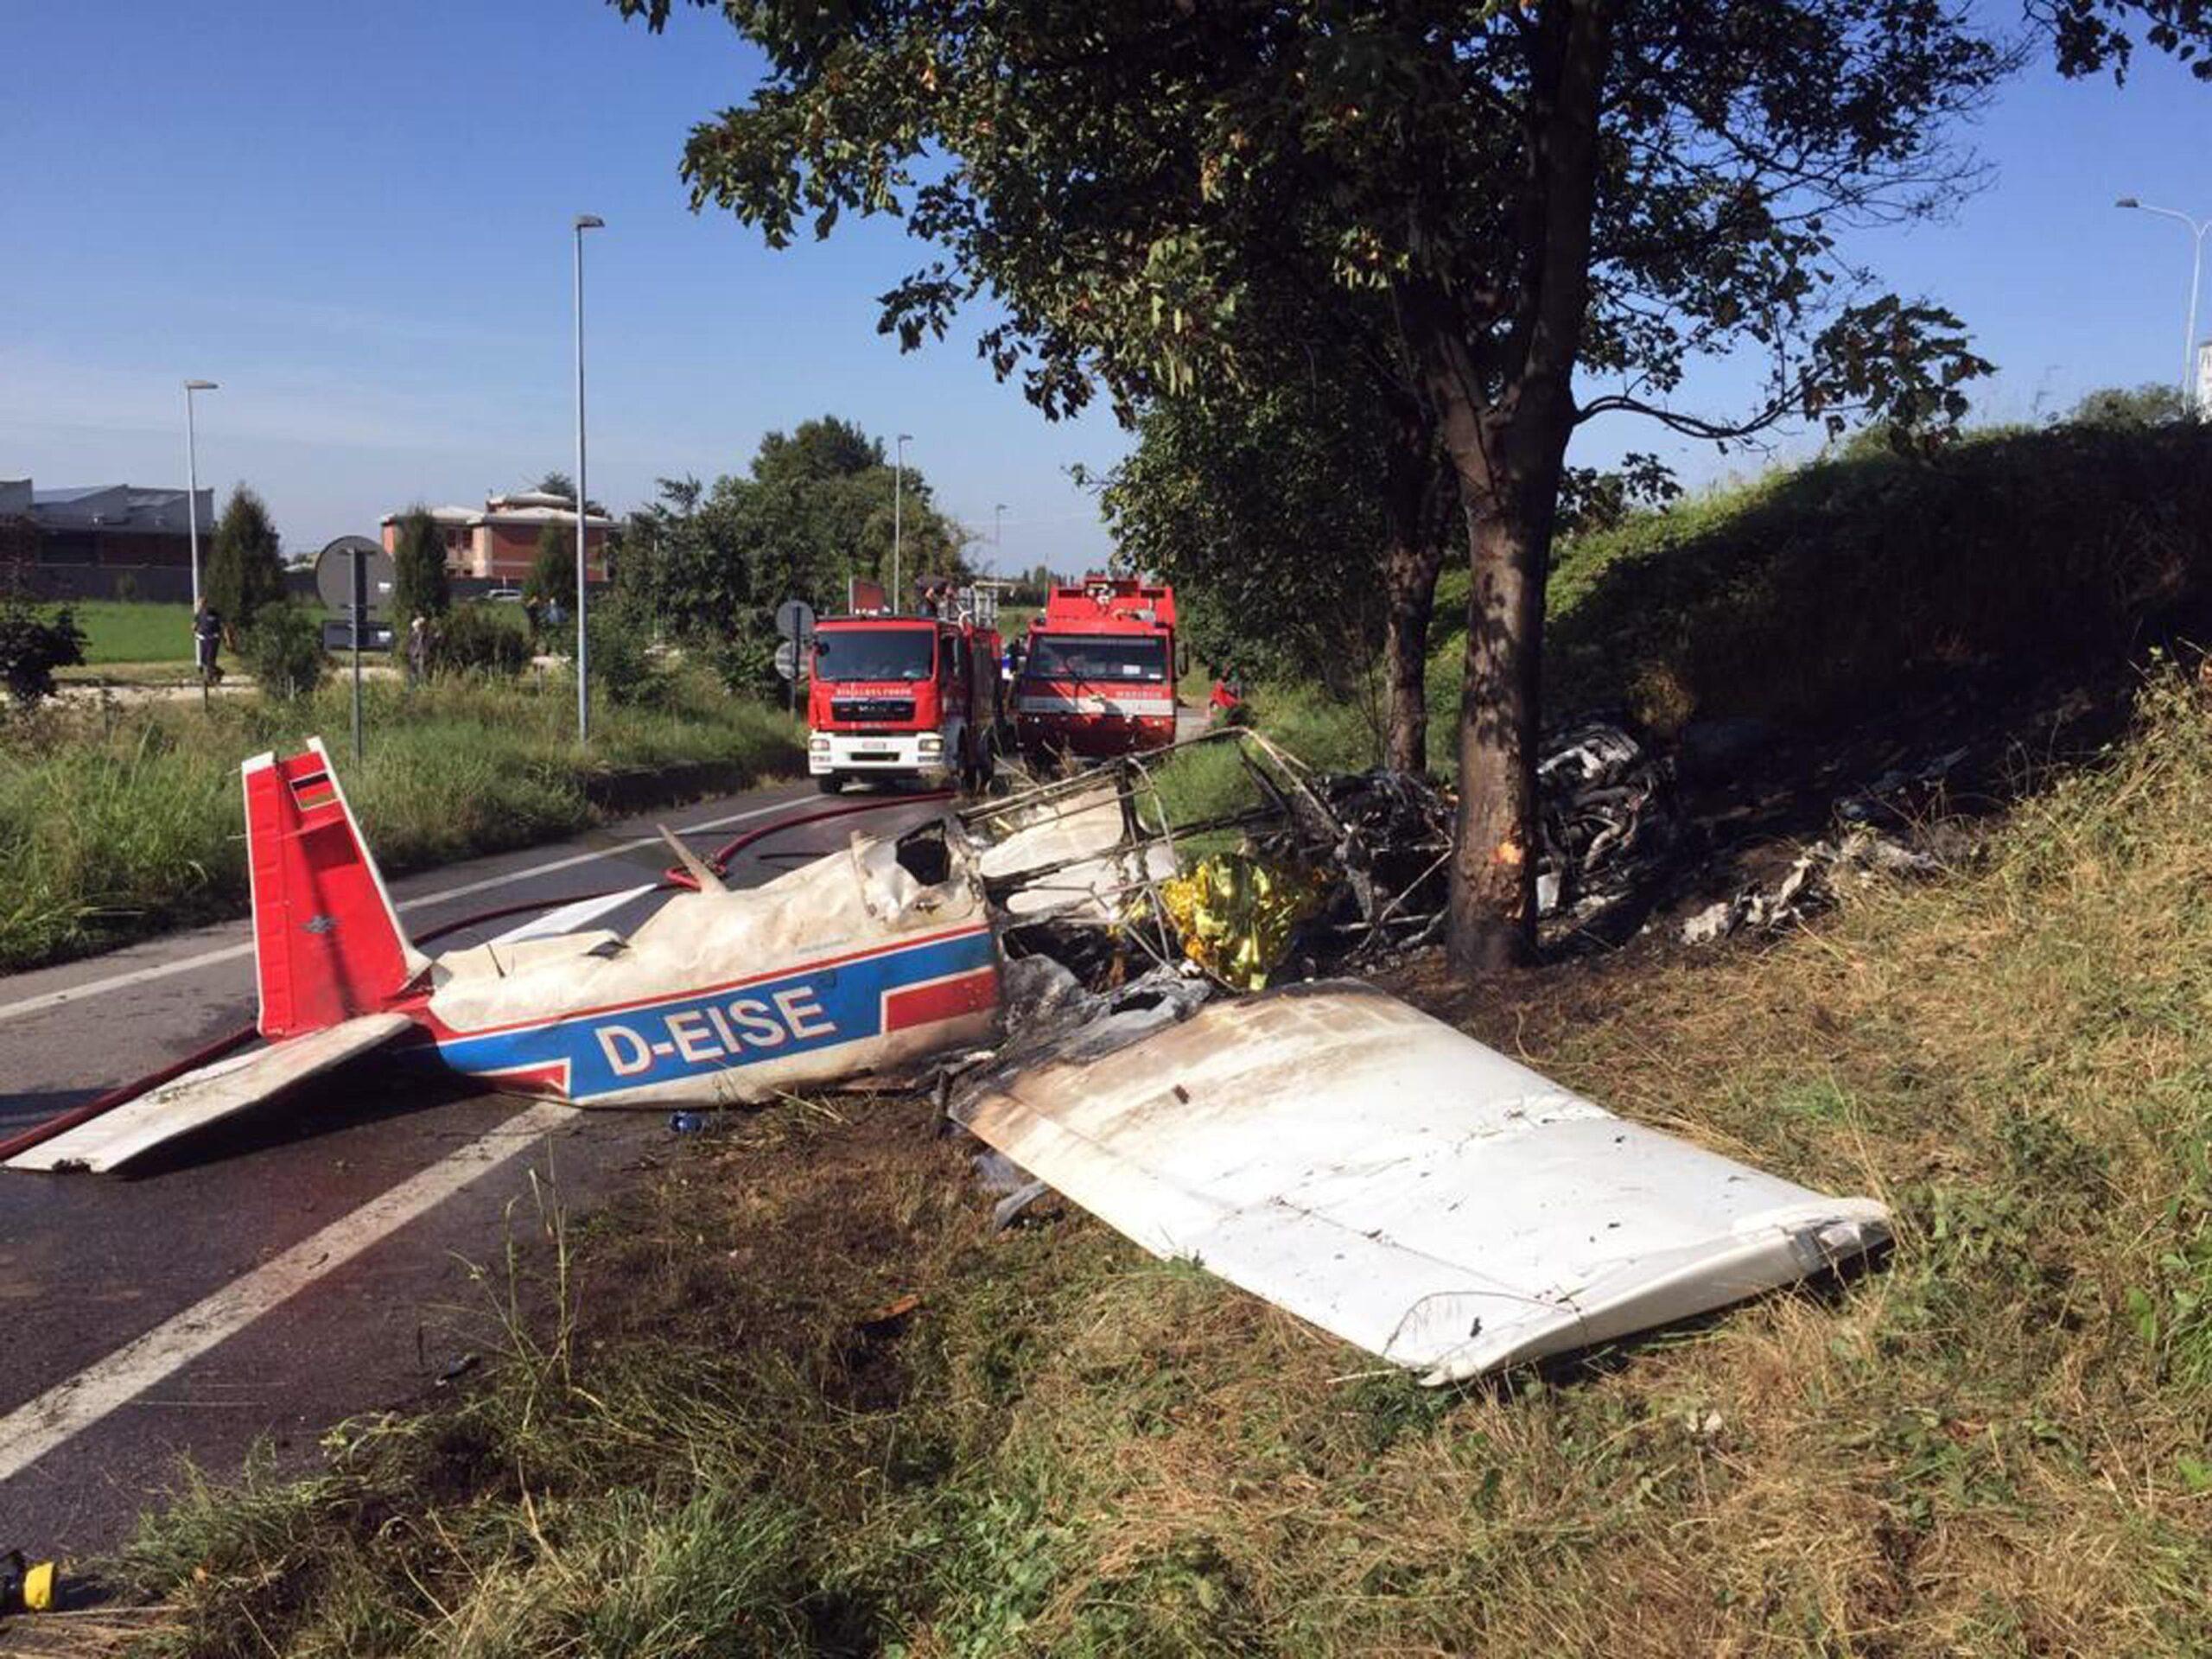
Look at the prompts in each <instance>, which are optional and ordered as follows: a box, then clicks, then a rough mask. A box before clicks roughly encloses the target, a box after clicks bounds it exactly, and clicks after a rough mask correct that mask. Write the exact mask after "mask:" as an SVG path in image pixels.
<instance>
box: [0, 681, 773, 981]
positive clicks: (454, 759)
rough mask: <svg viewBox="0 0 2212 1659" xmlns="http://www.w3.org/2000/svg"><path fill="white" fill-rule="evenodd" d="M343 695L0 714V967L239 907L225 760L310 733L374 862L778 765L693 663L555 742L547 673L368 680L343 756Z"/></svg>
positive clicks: (427, 859) (590, 814) (236, 835)
mask: <svg viewBox="0 0 2212 1659" xmlns="http://www.w3.org/2000/svg"><path fill="white" fill-rule="evenodd" d="M349 696H350V692H349V690H348V688H347V687H346V686H345V685H343V684H342V683H331V684H327V685H326V686H325V687H324V688H323V690H321V693H319V694H318V695H317V696H316V697H315V698H314V699H313V700H312V701H311V702H309V703H308V704H307V705H306V706H304V707H302V708H297V709H293V708H288V707H285V706H283V705H282V704H266V703H264V702H262V701H261V700H260V699H259V698H257V697H255V698H229V699H217V700H216V702H214V704H213V707H212V709H209V710H207V711H206V712H203V711H202V710H201V709H200V706H199V704H198V703H197V702H184V703H153V704H149V703H137V704H130V705H123V706H116V707H111V708H83V707H73V708H67V709H45V710H41V711H39V712H38V713H37V714H36V715H34V716H30V717H28V718H18V719H16V720H15V721H10V722H9V723H7V724H6V725H5V726H0V971H10V970H14V969H22V968H24V967H29V966H31V965H33V964H35V963H41V962H47V961H53V960H55V959H58V958H60V957H67V956H73V955H80V954H82V953H84V952H85V951H87V950H98V949H100V948H103V947H104V946H106V945H109V944H115V943H117V942H119V941H121V940H124V939H127V938H133V937H137V936H140V935H143V934H145V933H148V932H151V931H156V930H158V929H160V928H162V927H166V926H173V925H180V924H183V923H188V922H194V921H201V920H207V919H211V918H216V917H220V916H226V915H233V914H239V913H243V911H244V909H245V901H246V882H245V843H244V841H243V840H242V838H241V837H242V836H243V833H244V832H243V828H242V825H241V822H240V817H239V813H240V807H239V798H238V762H239V761H240V760H243V759H244V758H245V756H247V755H250V754H254V753H259V752H260V751H262V750H264V749H269V748H282V747H287V746H297V745H299V744H301V743H302V742H303V741H305V740H306V738H307V737H308V735H310V734H323V735H324V736H325V737H326V738H327V740H328V741H330V742H331V743H332V745H333V747H334V750H335V751H336V752H337V753H338V754H339V756H340V766H341V769H342V771H341V775H342V776H343V777H344V778H345V779H346V792H347V794H348V796H349V797H350V798H351V799H352V800H353V804H354V807H355V810H357V811H358V812H359V814H360V816H361V819H362V823H363V826H364V828H365V830H366V831H367V833H368V835H369V837H370V839H371V842H372V844H373V845H374V846H375V848H376V849H377V854H378V859H379V860H380V861H381V862H382V863H383V865H384V868H385V870H386V871H387V872H388V873H394V874H397V873H399V872H404V871H406V870H409V869H415V868H422V867H423V866H426V865H430V864H435V863H439V862H442V861H448V860H451V859H454V858H460V857H464V856H467V855H471V854H474V853H483V852H493V851H498V850H500V849H506V848H512V847H523V846H528V845H530V844H531V843H532V842H541V841H547V840H552V839H555V838H557V837H559V836H563V835H568V834H571V833H573V832H575V830H577V829H582V828H583V827H584V826H585V825H587V824H588V823H591V822H592V821H593V818H594V816H595V815H596V813H597V812H598V811H599V810H601V808H602V807H605V806H610V805H612V806H619V807H620V808H621V809H624V810H639V809H641V808H642V807H644V806H646V805H648V804H652V803H653V802H654V801H656V800H660V801H677V800H683V799H686V798H692V797H696V796H697V795H701V794H705V793H708V792H710V791H714V790H716V789H729V788H737V787H741V785H744V784H746V783H748V782H750V781H752V780H753V779H756V778H760V777H762V776H764V775H767V774H771V773H774V772H783V771H788V770H790V769H791V768H793V767H795V766H797V764H798V757H799V754H800V753H801V750H800V748H799V745H798V738H797V735H796V733H795V729H794V728H792V726H791V723H790V721H788V720H787V719H786V718H785V716H784V715H781V714H779V713H778V712H776V711H774V710H772V709H767V708H766V707H764V706H762V705H760V704H759V703H756V702H751V701H749V700H746V699H742V698H736V697H733V696H730V695H729V694H728V692H726V691H725V690H722V688H721V686H720V684H719V683H710V682H709V681H708V680H707V679H705V678H704V677H701V676H698V675H697V674H696V672H690V673H682V672H680V673H677V674H675V675H671V676H670V677H669V679H668V692H667V695H666V696H665V697H664V698H662V699H661V700H660V701H659V702H658V703H657V704H656V705H655V706H652V707H649V708H640V707H615V706H606V707H601V708H598V709H595V711H594V732H593V742H592V748H591V752H590V753H589V754H588V755H586V754H580V753H578V752H577V751H576V748H575V741H574V734H575V691H574V688H573V686H572V685H571V684H569V683H568V682H566V681H564V680H563V679H562V678H560V677H557V676H556V677H549V678H547V679H546V680H544V681H543V682H542V683H540V682H534V681H527V680H525V681H518V682H513V683H490V682H484V681H479V680H474V679H466V678H455V679H447V680H440V681H437V682H434V683H432V684H431V685H430V686H429V687H428V688H426V689H425V690H423V691H422V692H420V693H417V694H416V696H413V697H412V698H409V697H407V696H404V695H403V693H402V691H401V689H400V688H399V687H398V686H397V685H396V684H394V683H391V682H390V681H388V680H386V681H378V682H377V683H372V685H370V686H369V688H368V690H367V697H366V708H367V714H366V720H365V724H366V728H367V733H368V741H367V756H366V760H365V763H364V765H362V766H359V767H358V768H357V767H354V766H351V765H350V764H348V763H347V761H346V747H345V736H346V733H347V731H348V730H349V729H350V725H351V718H352V716H351V713H350V702H349V701H348V699H349Z"/></svg>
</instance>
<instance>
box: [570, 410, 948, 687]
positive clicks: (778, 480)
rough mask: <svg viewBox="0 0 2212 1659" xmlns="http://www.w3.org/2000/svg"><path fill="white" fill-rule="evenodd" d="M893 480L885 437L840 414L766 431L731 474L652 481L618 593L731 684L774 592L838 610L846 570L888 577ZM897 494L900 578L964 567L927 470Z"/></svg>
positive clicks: (752, 662)
mask: <svg viewBox="0 0 2212 1659" xmlns="http://www.w3.org/2000/svg"><path fill="white" fill-rule="evenodd" d="M893 486H894V476H893V467H892V466H891V464H890V462H889V461H888V460H887V457H886V453H885V448H884V444H883V441H882V440H881V439H880V438H876V437H871V436H870V435H868V433H866V432H865V431H863V430H862V429H861V428H860V427H859V426H857V425H855V424H854V423H851V422H849V421H844V420H840V419H838V418H837V417H836V416H826V415H825V416H822V417H821V418H819V419H817V420H810V421H804V422H801V423H799V425H798V426H797V427H796V428H794V429H792V430H791V431H790V432H788V433H785V432H771V433H769V434H768V435H766V437H764V438H763V439H762V440H761V441H760V449H759V451H758V452H757V453H756V454H754V456H753V461H752V464H751V465H750V467H748V468H747V471H746V472H745V473H743V474H726V475H724V476H722V477H719V478H717V479H715V481H714V482H713V483H712V484H711V485H704V484H702V483H701V482H700V481H699V480H697V479H696V478H674V479H665V478H664V479H663V480H660V495H659V499H658V500H657V501H654V502H653V503H652V504H651V505H647V506H645V507H642V508H640V509H639V510H638V511H637V512H633V513H632V514H631V515H630V518H629V520H628V523H627V524H626V526H625V528H624V531H623V534H622V537H621V543H620V552H619V553H618V555H617V556H616V558H615V562H614V569H615V588H616V591H617V594H619V595H620V598H621V599H622V601H623V602H625V603H626V604H631V605H634V606H636V607H639V608H641V609H642V610H643V611H644V612H645V613H646V614H648V615H649V616H650V617H651V618H652V620H653V623H654V626H656V627H657V629H658V631H659V632H661V633H662V634H663V635H664V637H666V638H668V639H671V640H675V641H679V642H682V643H684V644H687V645H696V646H700V647H702V648H706V649H709V650H711V651H713V652H717V653H719V659H720V660H721V661H722V662H723V663H724V664H725V666H726V671H727V672H726V677H728V678H730V679H731V680H732V681H734V682H743V681H746V680H747V679H753V678H758V677H760V673H761V672H762V671H764V665H765V664H766V663H767V662H768V661H769V660H770V658H771V657H772V652H773V627H774V614H775V610H776V607H778V606H779V605H780V604H781V603H782V602H783V601H785V600H787V599H798V600H804V601H806V602H807V603H808V604H810V605H811V606H812V607H814V608H815V610H817V612H821V613H829V612H832V611H837V610H842V609H843V608H844V607H845V602H846V594H847V591H848V589H847V583H848V582H849V580H850V579H851V578H853V577H855V576H857V577H861V578H865V579H868V580H870V581H875V582H882V583H883V584H885V586H886V587H888V586H889V585H890V582H891V579H892V550H893V511H894V509H893ZM899 493H900V495H901V498H902V499H901V501H900V503H899V507H898V510H897V514H898V518H899V528H898V532H897V534H898V541H899V546H900V549H901V553H902V557H901V561H900V579H901V581H902V582H904V583H905V584H906V585H908V586H909V587H910V588H911V586H912V582H914V581H915V580H916V579H917V578H918V577H921V576H925V575H931V576H950V577H953V578H956V579H965V578H967V577H968V576H969V575H972V572H971V570H970V569H969V564H968V561H967V556H966V549H967V545H968V542H969V537H968V536H967V533H966V532H965V531H963V530H962V528H961V527H960V526H959V525H958V524H955V523H954V522H953V521H952V520H951V519H950V518H948V517H946V516H945V514H944V512H941V511H939V509H938V505H937V503H936V499H935V496H934V493H933V492H932V491H931V487H930V485H929V481H928V480H927V479H926V478H925V477H924V476H923V474H921V473H920V472H919V471H918V470H917V469H916V468H914V467H911V466H910V467H907V468H906V480H905V484H904V486H903V488H902V489H901V491H900V492H899ZM569 545H570V550H571V552H570V556H571V557H573V546H574V543H573V541H572V542H571V543H570V544H569Z"/></svg>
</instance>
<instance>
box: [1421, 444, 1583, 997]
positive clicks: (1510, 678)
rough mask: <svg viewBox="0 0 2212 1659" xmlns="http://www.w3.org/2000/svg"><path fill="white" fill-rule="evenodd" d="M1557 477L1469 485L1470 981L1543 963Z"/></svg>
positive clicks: (1464, 812)
mask: <svg viewBox="0 0 2212 1659" xmlns="http://www.w3.org/2000/svg"><path fill="white" fill-rule="evenodd" d="M1563 448H1564V436H1563V435H1562V437H1561V440H1560V449H1561V450H1563ZM1558 473H1559V469H1558V466H1557V463H1556V461H1554V464H1553V466H1552V467H1550V468H1549V469H1548V473H1547V472H1545V471H1544V470H1542V469H1541V462H1539V474H1538V475H1537V476H1535V477H1529V476H1525V475H1519V476H1503V477H1502V476H1499V475H1498V474H1497V473H1496V472H1492V473H1491V474H1489V475H1487V476H1485V477H1484V478H1482V479H1481V480H1479V481H1477V480H1470V479H1469V478H1467V477H1466V475H1465V474H1464V473H1463V474H1462V475H1461V478H1460V491H1461V499H1462V501H1463V503H1464V511H1465V515H1466V522H1467V546H1468V558H1469V568H1470V571H1471V575H1472V581H1471V583H1470V584H1469V588H1468V594H1467V677H1466V684H1465V689H1464V690H1462V692H1461V694H1460V702H1459V826H1458V829H1459V834H1458V840H1457V843H1456V847H1455V849H1454V852H1453V864H1452V899H1451V904H1452V919H1451V924H1450V931H1449V932H1448V934H1447V935H1446V956H1447V958H1448V959H1449V961H1450V962H1451V964H1452V967H1453V968H1454V969H1457V970H1459V972H1461V973H1491V972H1495V971H1497V969H1503V968H1508V967H1511V966H1513V965H1515V964H1516V963H1523V962H1527V961H1529V960H1530V959H1531V958H1532V957H1534V955H1535V944H1536V855H1537V851H1538V845H1537V829H1538V823H1537V813H1538V810H1539V808H1540V803H1539V802H1538V801H1537V799H1536V745H1537V736H1538V730H1539V726H1538V721H1539V716H1540V712H1541V706H1542V704H1541V681H1542V664H1543V626H1544V579H1545V575H1546V571H1547V564H1548V556H1549V553H1550V547H1551V516H1552V505H1551V503H1552V497H1553V496H1554V494H1555V493H1556V491H1557V489H1558Z"/></svg>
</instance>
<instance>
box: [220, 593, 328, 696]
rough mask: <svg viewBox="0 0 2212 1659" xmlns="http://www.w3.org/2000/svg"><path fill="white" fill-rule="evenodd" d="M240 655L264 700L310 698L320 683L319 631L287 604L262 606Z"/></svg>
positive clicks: (320, 653) (322, 665) (319, 629)
mask: <svg viewBox="0 0 2212 1659" xmlns="http://www.w3.org/2000/svg"><path fill="white" fill-rule="evenodd" d="M240 652H241V654H242V655H243V656H244V657H245V660H246V664H247V666H248V667H250V668H251V670H252V671H253V677H254V679H255V681H256V682H257V683H258V684H259V685H260V687H261V692H262V695H263V696H266V697H274V698H277V699H279V700H281V701H283V702H296V701H297V700H298V699H299V698H302V697H305V696H313V695H314V693H315V687H317V686H318V685H321V683H322V672H323V669H324V667H325V665H326V664H325V663H324V659H323V655H322V629H321V626H320V625H319V624H317V622H316V621H315V618H314V617H312V616H310V615H308V613H307V612H306V611H305V610H303V609H302V608H301V607H299V606H297V605H294V604H291V603H290V602H289V601H278V602H277V603H276V604H274V605H264V606H263V607H261V608H260V609H259V610H257V611H256V612H255V613H254V615H253V626H251V627H250V628H248V629H247V630H246V631H245V639H244V641H243V642H242V643H241V645H240Z"/></svg>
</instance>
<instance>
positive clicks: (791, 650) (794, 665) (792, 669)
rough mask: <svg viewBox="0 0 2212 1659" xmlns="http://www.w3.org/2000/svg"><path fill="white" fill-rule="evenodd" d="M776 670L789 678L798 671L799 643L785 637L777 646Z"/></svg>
mask: <svg viewBox="0 0 2212 1659" xmlns="http://www.w3.org/2000/svg"><path fill="white" fill-rule="evenodd" d="M776 672H777V673H778V674H779V676H781V677H783V678H785V679H786V680H788V679H790V678H791V676H792V675H794V674H796V673H798V642H797V641H795V640H791V639H785V640H783V641H782V642H780V643H779V645H777V646H776Z"/></svg>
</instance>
